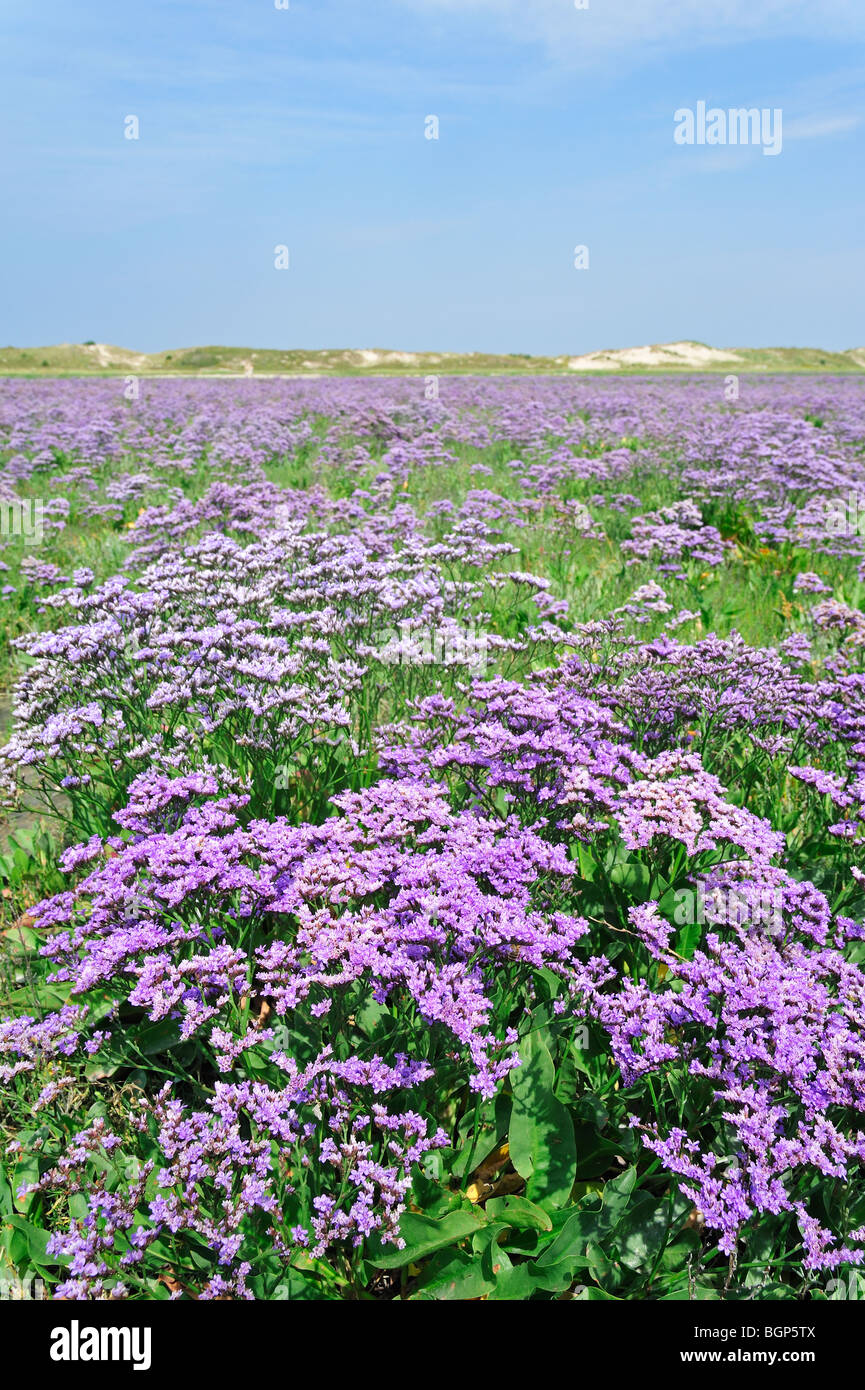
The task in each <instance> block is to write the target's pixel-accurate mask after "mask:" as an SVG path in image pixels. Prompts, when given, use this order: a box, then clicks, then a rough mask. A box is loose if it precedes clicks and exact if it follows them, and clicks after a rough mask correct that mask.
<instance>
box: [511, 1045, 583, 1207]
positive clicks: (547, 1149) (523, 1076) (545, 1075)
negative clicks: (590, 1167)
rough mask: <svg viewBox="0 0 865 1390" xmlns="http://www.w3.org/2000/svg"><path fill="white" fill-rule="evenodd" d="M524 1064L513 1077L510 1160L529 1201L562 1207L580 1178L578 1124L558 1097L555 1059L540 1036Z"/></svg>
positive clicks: (526, 1048) (526, 1050) (527, 1049)
mask: <svg viewBox="0 0 865 1390" xmlns="http://www.w3.org/2000/svg"><path fill="white" fill-rule="evenodd" d="M520 1061H521V1065H520V1066H519V1067H518V1068H517V1069H516V1070H515V1071H514V1072H512V1073H511V1088H512V1090H513V1105H512V1108H511V1119H510V1127H509V1131H508V1142H509V1144H510V1156H511V1162H512V1163H513V1165H514V1167H515V1168H516V1170H517V1172H518V1173H519V1174H520V1176H521V1177H523V1178H525V1179H526V1196H527V1197H528V1199H529V1200H530V1201H532V1202H548V1203H549V1204H550V1205H551V1206H554V1207H561V1206H564V1204H565V1203H566V1202H567V1200H568V1198H569V1197H570V1195H571V1188H572V1187H573V1185H574V1182H575V1180H576V1175H577V1157H576V1144H575V1141H574V1125H573V1121H572V1119H571V1116H570V1114H569V1112H568V1111H567V1110H566V1109H565V1107H564V1106H563V1105H562V1103H561V1101H560V1100H557V1099H556V1096H555V1093H554V1086H555V1069H554V1067H553V1059H552V1057H551V1056H550V1052H549V1049H548V1047H547V1045H546V1043H545V1042H544V1041H543V1039H542V1038H541V1037H540V1036H539V1035H538V1034H530V1035H529V1037H528V1038H526V1040H525V1042H524V1043H523V1045H522V1047H521V1048H520Z"/></svg>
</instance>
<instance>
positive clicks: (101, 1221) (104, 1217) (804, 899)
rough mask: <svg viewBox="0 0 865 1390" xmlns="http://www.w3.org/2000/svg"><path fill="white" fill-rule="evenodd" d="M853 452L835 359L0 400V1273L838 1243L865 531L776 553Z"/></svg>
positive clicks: (776, 1292) (495, 1277)
mask: <svg viewBox="0 0 865 1390" xmlns="http://www.w3.org/2000/svg"><path fill="white" fill-rule="evenodd" d="M818 419H819V422H820V423H819V425H818V424H816V423H814V422H815V420H818ZM863 441H865V402H863V399H862V393H861V389H860V388H859V387H858V386H857V385H856V383H854V382H852V381H850V382H848V381H834V382H833V381H832V380H831V379H821V380H820V381H818V382H808V381H806V380H803V381H800V382H797V383H795V386H793V385H790V384H786V383H780V382H772V381H761V382H760V383H758V384H757V385H755V386H754V387H753V388H749V393H748V394H743V398H742V400H741V401H739V402H737V403H736V405H735V407H734V408H733V407H731V406H730V404H729V403H727V402H726V401H725V400H724V399H723V396H722V395H719V393H718V390H717V387H716V386H715V384H714V383H713V382H711V381H709V380H699V379H696V380H691V381H687V382H686V381H682V382H675V383H665V384H664V385H663V386H659V385H658V384H657V383H655V382H642V381H639V380H638V379H629V380H628V381H627V382H606V383H605V382H600V383H599V382H592V383H582V382H580V383H575V382H573V381H560V380H553V379H551V380H548V381H544V382H532V383H527V382H526V381H525V380H524V379H521V380H515V381H480V380H471V379H461V380H454V381H453V382H452V383H450V384H449V386H448V389H447V390H446V391H445V390H443V391H442V392H441V394H440V397H439V398H437V399H435V400H427V399H426V397H425V396H424V393H423V390H422V389H420V388H419V387H418V384H417V383H412V382H410V381H405V380H401V381H398V382H397V381H365V382H358V381H342V382H336V381H334V382H327V383H314V382H297V383H291V384H290V385H288V384H286V383H280V382H242V383H240V382H238V383H231V384H228V383H225V382H222V383H206V382H177V381H164V382H152V383H148V384H147V386H146V389H145V390H143V392H142V393H141V395H140V397H139V399H138V400H136V402H134V403H130V402H128V401H126V400H125V399H124V398H123V397H122V396H119V394H118V393H117V391H116V389H115V387H114V385H113V384H112V383H110V382H93V383H86V384H81V383H72V382H60V383H46V382H39V383H36V382H20V383H17V384H9V383H7V385H6V387H5V388H4V392H3V395H2V397H0V463H2V471H0V492H2V495H3V496H4V497H9V498H19V497H30V496H42V497H44V498H45V499H48V500H47V501H46V505H45V507H44V509H43V515H44V517H45V519H46V520H45V536H44V540H43V546H44V549H45V555H44V557H42V556H37V555H35V554H34V550H33V547H32V546H25V544H24V539H23V538H21V537H15V536H8V537H4V538H3V544H4V547H5V548H4V551H3V556H4V558H3V560H2V561H0V563H2V564H3V567H4V570H5V571H6V572H7V577H8V579H9V583H8V584H7V585H6V588H5V590H4V600H5V602H6V605H7V608H6V611H7V614H8V622H7V625H6V637H7V649H6V651H5V653H4V656H3V661H4V669H5V670H6V671H7V672H8V674H9V679H10V681H12V682H13V684H14V703H13V708H12V713H11V717H10V720H9V727H8V730H7V736H6V740H5V744H4V746H3V747H2V750H0V791H2V796H3V800H4V803H5V805H6V808H7V824H6V828H5V840H4V847H3V851H2V853H0V877H2V880H3V897H2V899H0V911H2V913H3V917H2V936H0V983H2V986H3V996H4V1007H3V1010H2V1015H0V1084H2V1089H3V1096H4V1099H3V1103H2V1116H0V1142H2V1151H3V1155H4V1172H5V1176H4V1175H2V1174H0V1211H2V1213H3V1222H4V1224H3V1236H2V1243H3V1254H4V1258H5V1260H6V1262H7V1263H8V1264H11V1265H12V1266H13V1267H14V1269H15V1270H16V1271H18V1272H19V1273H20V1275H21V1276H22V1277H31V1276H38V1277H40V1278H43V1279H44V1280H45V1281H46V1283H47V1284H48V1285H49V1286H50V1287H51V1289H52V1290H53V1293H54V1296H56V1297H59V1298H64V1299H70V1298H71V1299H88V1298H98V1299H157V1298H167V1299H179V1300H184V1299H214V1298H231V1299H281V1298H287V1299H295V1298H301V1299H344V1298H363V1299H369V1298H379V1299H393V1298H400V1299H405V1298H411V1299H439V1298H441V1299H472V1298H484V1299H487V1298H488V1299H492V1300H499V1299H506V1300H526V1299H532V1300H548V1299H556V1298H561V1297H563V1296H566V1297H575V1298H580V1299H585V1298H588V1299H611V1298H673V1299H687V1298H691V1297H701V1298H707V1297H708V1298H712V1297H717V1298H721V1297H742V1298H773V1299H774V1298H784V1297H789V1298H801V1297H823V1296H826V1294H825V1290H826V1288H827V1286H828V1281H829V1280H830V1279H835V1282H837V1279H836V1276H837V1275H838V1274H839V1272H841V1273H843V1272H844V1270H846V1269H848V1268H849V1267H850V1266H858V1265H860V1264H863V1263H865V1180H863V1178H862V1172H863V1164H865V927H863V925H862V923H863V918H865V866H863V865H862V864H861V857H862V849H863V845H865V656H863V651H865V609H863V606H862V598H863V591H862V587H861V585H862V566H863V565H865V540H863V538H861V537H859V536H858V533H857V534H856V535H849V536H848V535H845V536H844V537H843V538H839V536H838V535H837V534H835V533H834V532H833V531H832V530H831V528H827V527H826V526H823V527H822V529H821V521H820V517H821V515H823V514H824V512H825V508H824V509H823V512H821V505H820V504H821V496H822V495H835V494H837V493H838V492H840V491H846V490H849V489H856V488H858V487H862V486H863V485H865V456H863ZM830 490H831V491H830ZM52 498H53V500H51V499H52ZM49 551H50V554H49V553H48V552H49ZM466 634H469V635H470V636H471V639H472V640H471V642H470V643H468V642H467V641H466ZM478 651H481V652H482V655H483V660H482V662H479V661H478V659H477V653H478ZM36 817H41V818H42V819H41V822H40V824H41V827H42V828H41V829H40V830H39V832H38V834H37V833H34V830H33V825H34V822H35V818H36Z"/></svg>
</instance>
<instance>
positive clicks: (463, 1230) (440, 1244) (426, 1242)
mask: <svg viewBox="0 0 865 1390" xmlns="http://www.w3.org/2000/svg"><path fill="white" fill-rule="evenodd" d="M484 1220H485V1218H484V1215H483V1213H482V1212H480V1211H477V1210H475V1211H462V1210H461V1211H451V1212H448V1214H447V1216H443V1217H441V1218H440V1219H439V1220H438V1221H434V1220H433V1219H432V1218H431V1217H429V1216H419V1215H417V1213H415V1212H411V1211H408V1212H405V1213H404V1214H403V1217H402V1220H401V1221H400V1223H399V1229H400V1235H401V1236H402V1238H403V1240H404V1241H405V1249H404V1250H397V1249H395V1248H394V1247H391V1246H384V1247H383V1248H382V1249H381V1251H375V1252H374V1253H370V1254H368V1255H367V1260H368V1262H369V1263H370V1264H371V1265H375V1267H376V1269H400V1268H401V1267H402V1265H407V1264H416V1263H417V1262H418V1260H422V1259H424V1257H425V1256H427V1255H432V1254H433V1253H434V1251H436V1250H443V1249H444V1248H445V1246H448V1245H455V1244H456V1243H457V1242H458V1241H461V1240H464V1239H465V1237H466V1236H469V1235H472V1234H473V1233H474V1232H475V1231H476V1230H477V1228H478V1226H480V1225H482V1224H483V1223H484Z"/></svg>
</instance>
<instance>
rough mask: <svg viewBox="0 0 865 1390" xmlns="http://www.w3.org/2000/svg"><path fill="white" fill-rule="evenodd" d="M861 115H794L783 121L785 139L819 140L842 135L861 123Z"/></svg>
mask: <svg viewBox="0 0 865 1390" xmlns="http://www.w3.org/2000/svg"><path fill="white" fill-rule="evenodd" d="M862 119H863V118H862V117H861V116H796V117H794V119H793V120H789V121H785V122H784V139H785V140H820V139H824V138H825V137H826V136H830V135H844V134H846V132H847V131H848V130H856V129H857V128H858V127H859V126H861V124H862Z"/></svg>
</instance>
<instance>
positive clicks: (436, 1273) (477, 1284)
mask: <svg viewBox="0 0 865 1390" xmlns="http://www.w3.org/2000/svg"><path fill="white" fill-rule="evenodd" d="M503 1258H505V1259H506V1258H507V1256H503ZM494 1286H495V1279H494V1278H491V1277H490V1276H489V1275H488V1274H487V1273H486V1272H485V1269H484V1260H483V1257H482V1256H481V1255H478V1254H469V1253H468V1252H467V1251H464V1250H455V1251H454V1252H453V1253H452V1254H451V1253H447V1254H445V1255H444V1256H440V1257H437V1258H436V1259H435V1260H431V1261H430V1268H429V1271H428V1273H427V1275H426V1277H425V1278H424V1280H423V1283H422V1284H421V1285H420V1286H419V1288H418V1289H417V1292H416V1293H414V1294H412V1301H414V1300H416V1299H417V1300H432V1299H440V1300H447V1301H450V1300H464V1299H471V1298H483V1297H484V1295H485V1294H489V1293H491V1292H492V1289H493V1288H494Z"/></svg>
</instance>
